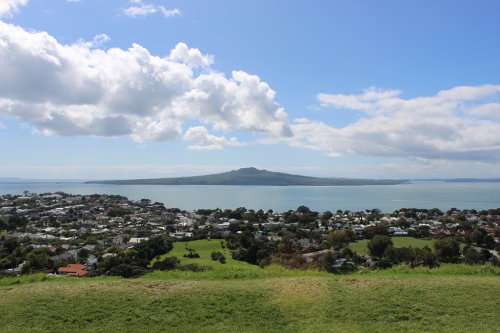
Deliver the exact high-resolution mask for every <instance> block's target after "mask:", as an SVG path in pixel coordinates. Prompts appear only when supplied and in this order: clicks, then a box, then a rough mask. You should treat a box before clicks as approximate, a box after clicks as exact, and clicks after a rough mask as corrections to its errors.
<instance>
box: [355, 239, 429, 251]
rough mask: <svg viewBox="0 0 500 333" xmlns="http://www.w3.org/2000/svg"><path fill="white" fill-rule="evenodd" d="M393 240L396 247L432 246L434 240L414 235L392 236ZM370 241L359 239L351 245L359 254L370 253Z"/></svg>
mask: <svg viewBox="0 0 500 333" xmlns="http://www.w3.org/2000/svg"><path fill="white" fill-rule="evenodd" d="M391 240H392V242H393V243H394V246H395V247H410V246H411V247H420V248H421V247H424V246H426V245H427V246H429V247H430V248H432V241H431V240H427V239H419V238H413V237H392V238H391ZM367 243H368V240H367V239H363V240H359V241H356V242H354V243H350V244H349V247H350V248H351V250H353V251H354V252H357V253H358V254H368V248H367V247H366V244H367Z"/></svg>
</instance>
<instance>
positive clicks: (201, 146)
mask: <svg viewBox="0 0 500 333" xmlns="http://www.w3.org/2000/svg"><path fill="white" fill-rule="evenodd" d="M184 140H187V141H193V142H194V143H196V144H195V145H191V146H188V149H190V150H221V149H223V147H224V145H228V146H235V147H241V146H242V144H241V143H240V142H239V141H238V139H237V138H235V137H232V138H230V139H227V138H225V137H224V136H215V135H212V134H210V133H209V132H208V130H207V129H206V128H205V127H204V126H196V127H190V128H189V129H188V130H187V131H186V134H184Z"/></svg>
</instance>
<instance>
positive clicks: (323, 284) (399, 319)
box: [0, 240, 500, 332]
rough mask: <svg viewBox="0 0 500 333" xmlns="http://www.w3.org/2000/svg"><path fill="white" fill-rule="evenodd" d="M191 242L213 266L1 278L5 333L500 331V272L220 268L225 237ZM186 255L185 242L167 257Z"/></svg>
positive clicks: (0, 304)
mask: <svg viewBox="0 0 500 333" xmlns="http://www.w3.org/2000/svg"><path fill="white" fill-rule="evenodd" d="M188 246H189V247H192V248H196V249H197V250H198V252H199V253H200V255H201V258H199V259H188V258H182V263H183V264H185V263H190V262H198V263H200V264H210V265H213V267H214V269H213V270H211V271H206V272H201V273H193V272H154V273H151V274H149V275H146V276H144V277H142V278H139V279H129V280H126V279H121V278H50V279H46V278H45V277H44V276H42V275H34V276H27V277H23V278H19V279H18V278H9V279H3V280H0V313H1V314H2V315H1V316H0V318H1V319H0V332H47V331H49V332H61V331H69V330H77V331H83V332H156V331H161V332H236V331H238V332H401V331H409V332H422V331H425V332H497V330H496V329H497V326H498V325H497V324H498V322H499V321H500V313H499V311H498V309H499V308H500V296H499V295H500V283H499V282H500V281H499V276H500V269H499V268H493V267H486V266H482V267H471V266H464V265H444V266H442V267H441V268H439V269H436V270H425V269H422V270H417V271H409V270H405V269H403V268H400V267H396V268H393V269H391V270H386V271H382V272H368V273H362V274H353V275H345V276H336V275H330V274H326V273H321V272H314V271H295V270H287V269H284V268H282V267H277V266H271V267H267V268H265V269H261V268H258V267H256V266H251V265H248V264H245V263H240V262H236V261H233V260H232V259H231V258H230V256H229V255H226V257H227V260H228V263H227V264H225V265H222V264H220V263H218V262H213V261H212V260H210V257H209V255H210V253H211V251H217V250H221V249H222V248H221V247H220V246H221V245H220V240H211V241H195V242H189V244H188ZM185 252H186V250H185V249H184V244H183V243H180V242H179V243H176V244H175V247H174V249H173V251H172V252H171V253H169V254H168V255H169V256H170V255H177V256H178V257H180V258H181V257H182V254H183V253H185ZM206 255H208V256H206ZM205 256H206V257H205ZM452 266H453V268H451V267H452ZM465 274H475V275H470V276H468V275H465ZM37 281H38V282H37Z"/></svg>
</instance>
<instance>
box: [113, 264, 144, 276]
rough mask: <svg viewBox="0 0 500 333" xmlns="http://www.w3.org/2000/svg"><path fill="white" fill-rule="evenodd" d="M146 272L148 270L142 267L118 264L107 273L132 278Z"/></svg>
mask: <svg viewBox="0 0 500 333" xmlns="http://www.w3.org/2000/svg"><path fill="white" fill-rule="evenodd" d="M146 273H149V270H147V269H146V268H144V267H141V266H133V265H127V264H120V265H117V266H115V267H113V268H111V269H110V270H109V272H108V275H111V276H121V277H124V278H134V277H139V276H141V275H144V274H146Z"/></svg>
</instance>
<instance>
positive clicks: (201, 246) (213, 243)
mask: <svg viewBox="0 0 500 333" xmlns="http://www.w3.org/2000/svg"><path fill="white" fill-rule="evenodd" d="M221 242H222V243H224V244H225V241H224V240H221V239H201V240H195V241H189V242H174V248H173V249H172V251H170V252H169V253H167V254H165V255H163V256H162V257H161V259H163V258H164V257H172V256H175V257H177V258H178V259H179V260H180V261H181V265H185V264H191V263H196V264H200V265H208V266H212V267H214V268H215V269H217V268H219V267H221V266H232V267H247V266H251V265H250V264H247V263H245V262H241V261H237V260H234V259H233V258H231V251H230V250H229V249H228V248H227V247H225V246H224V247H225V248H222V243H221ZM186 245H187V246H188V247H189V248H192V249H195V250H196V252H197V253H198V254H199V255H200V258H185V257H184V254H188V253H189V251H187V250H186ZM214 251H215V252H222V253H223V254H224V256H225V257H226V264H221V263H219V262H218V261H213V260H212V259H211V258H210V254H211V253H212V252H214ZM154 260H155V259H154ZM154 260H153V262H154Z"/></svg>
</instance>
